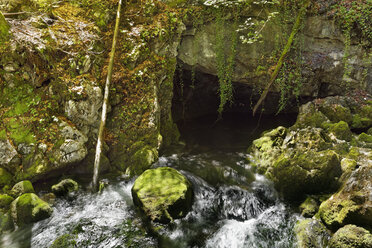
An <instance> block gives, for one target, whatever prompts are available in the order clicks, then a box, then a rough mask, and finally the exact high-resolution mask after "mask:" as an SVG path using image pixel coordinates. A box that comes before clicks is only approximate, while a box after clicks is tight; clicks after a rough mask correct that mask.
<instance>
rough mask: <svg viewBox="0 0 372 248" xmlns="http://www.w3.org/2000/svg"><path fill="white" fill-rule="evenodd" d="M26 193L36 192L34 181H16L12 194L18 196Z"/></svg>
mask: <svg viewBox="0 0 372 248" xmlns="http://www.w3.org/2000/svg"><path fill="white" fill-rule="evenodd" d="M25 193H35V190H34V187H33V186H32V183H31V182H30V181H28V180H25V181H21V182H18V183H16V184H15V185H14V186H13V188H12V190H11V191H10V194H11V195H12V196H13V197H14V198H17V197H18V196H21V195H23V194H25Z"/></svg>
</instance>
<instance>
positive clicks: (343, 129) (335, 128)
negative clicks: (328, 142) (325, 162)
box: [324, 121, 353, 141]
mask: <svg viewBox="0 0 372 248" xmlns="http://www.w3.org/2000/svg"><path fill="white" fill-rule="evenodd" d="M324 126H325V127H326V129H327V130H328V131H329V132H331V133H332V134H334V135H335V136H336V138H338V139H341V140H346V141H351V139H352V137H353V134H352V133H351V131H350V128H349V125H348V124H347V123H346V122H344V121H340V122H338V123H335V124H328V125H324Z"/></svg>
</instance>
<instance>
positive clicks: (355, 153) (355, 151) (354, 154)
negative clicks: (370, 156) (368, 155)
mask: <svg viewBox="0 0 372 248" xmlns="http://www.w3.org/2000/svg"><path fill="white" fill-rule="evenodd" d="M359 156H360V152H359V148H358V147H354V146H353V147H351V148H350V150H349V153H348V154H347V157H348V158H350V159H354V160H358V157H359Z"/></svg>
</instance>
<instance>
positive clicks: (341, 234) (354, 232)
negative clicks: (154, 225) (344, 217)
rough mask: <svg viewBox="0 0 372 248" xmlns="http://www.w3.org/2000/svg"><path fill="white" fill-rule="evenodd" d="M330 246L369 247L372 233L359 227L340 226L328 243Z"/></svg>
mask: <svg viewBox="0 0 372 248" xmlns="http://www.w3.org/2000/svg"><path fill="white" fill-rule="evenodd" d="M329 247H330V248H371V247H372V234H371V233H370V232H369V231H368V230H366V229H364V228H361V227H358V226H355V225H347V226H344V227H342V228H340V229H339V230H338V231H337V232H336V233H335V234H334V235H333V237H332V239H331V240H330V243H329Z"/></svg>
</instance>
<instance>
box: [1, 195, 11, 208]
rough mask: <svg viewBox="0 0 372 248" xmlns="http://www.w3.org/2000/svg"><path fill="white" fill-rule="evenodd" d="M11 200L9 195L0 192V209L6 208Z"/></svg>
mask: <svg viewBox="0 0 372 248" xmlns="http://www.w3.org/2000/svg"><path fill="white" fill-rule="evenodd" d="M13 200H14V198H13V197H11V196H10V195H7V194H0V209H8V208H9V206H10V204H11V203H12V201H13Z"/></svg>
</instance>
